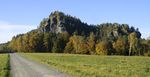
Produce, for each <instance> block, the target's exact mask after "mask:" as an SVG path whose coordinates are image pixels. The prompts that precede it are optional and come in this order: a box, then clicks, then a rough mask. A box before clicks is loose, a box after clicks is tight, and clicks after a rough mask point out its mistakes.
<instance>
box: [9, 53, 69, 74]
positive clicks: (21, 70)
mask: <svg viewBox="0 0 150 77" xmlns="http://www.w3.org/2000/svg"><path fill="white" fill-rule="evenodd" d="M10 66H11V76H12V77H71V76H69V75H66V74H64V73H61V72H58V71H57V70H56V69H53V68H50V67H48V66H46V65H42V64H40V63H37V62H35V61H31V60H28V59H26V58H24V57H22V56H20V55H19V54H16V53H13V54H10Z"/></svg>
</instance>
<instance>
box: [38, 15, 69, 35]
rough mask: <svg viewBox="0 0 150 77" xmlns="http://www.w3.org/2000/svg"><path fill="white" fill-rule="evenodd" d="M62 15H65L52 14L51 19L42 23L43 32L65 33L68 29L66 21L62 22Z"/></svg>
mask: <svg viewBox="0 0 150 77" xmlns="http://www.w3.org/2000/svg"><path fill="white" fill-rule="evenodd" d="M61 15H64V14H63V13H60V12H55V13H52V14H51V15H50V16H49V18H47V19H44V20H43V21H42V22H41V23H42V24H41V26H40V27H41V30H42V31H43V32H55V33H62V32H65V31H66V29H65V27H64V25H63V23H64V21H63V20H62V17H61Z"/></svg>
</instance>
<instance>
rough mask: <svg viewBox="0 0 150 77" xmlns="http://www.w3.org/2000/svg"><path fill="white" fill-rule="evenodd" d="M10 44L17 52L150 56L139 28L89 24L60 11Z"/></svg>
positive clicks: (149, 49)
mask: <svg viewBox="0 0 150 77" xmlns="http://www.w3.org/2000/svg"><path fill="white" fill-rule="evenodd" d="M6 46H7V48H9V49H10V50H11V51H14V52H50V53H73V54H89V55H95V54H97V55H147V56H148V55H149V56H150V39H142V38H141V33H140V32H139V30H138V28H137V29H135V28H134V27H133V26H131V27H130V26H129V25H128V24H118V23H103V24H98V25H88V24H87V23H84V22H81V20H80V19H78V18H76V17H72V16H70V15H66V14H64V13H62V12H58V11H55V12H53V13H51V14H50V16H49V17H48V18H44V19H43V20H42V21H41V23H40V25H39V28H37V29H35V30H32V31H30V32H28V33H26V34H19V35H17V36H14V37H13V38H12V40H11V41H10V42H8V43H7V45H6ZM0 47H1V45H0Z"/></svg>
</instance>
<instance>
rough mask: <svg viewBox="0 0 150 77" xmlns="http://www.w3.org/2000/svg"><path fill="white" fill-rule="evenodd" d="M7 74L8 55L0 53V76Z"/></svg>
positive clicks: (6, 75) (6, 76)
mask: <svg viewBox="0 0 150 77" xmlns="http://www.w3.org/2000/svg"><path fill="white" fill-rule="evenodd" d="M8 76H9V55H8V54H0V77H8Z"/></svg>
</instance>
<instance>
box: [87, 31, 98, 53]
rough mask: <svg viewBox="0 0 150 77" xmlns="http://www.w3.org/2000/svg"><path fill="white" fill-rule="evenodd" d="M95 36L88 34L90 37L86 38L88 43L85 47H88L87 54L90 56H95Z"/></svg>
mask: <svg viewBox="0 0 150 77" xmlns="http://www.w3.org/2000/svg"><path fill="white" fill-rule="evenodd" d="M95 40H96V39H95V35H94V33H93V32H92V33H90V36H89V38H88V42H87V45H88V50H89V53H90V54H95V44H96V42H95Z"/></svg>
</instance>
